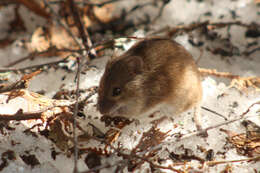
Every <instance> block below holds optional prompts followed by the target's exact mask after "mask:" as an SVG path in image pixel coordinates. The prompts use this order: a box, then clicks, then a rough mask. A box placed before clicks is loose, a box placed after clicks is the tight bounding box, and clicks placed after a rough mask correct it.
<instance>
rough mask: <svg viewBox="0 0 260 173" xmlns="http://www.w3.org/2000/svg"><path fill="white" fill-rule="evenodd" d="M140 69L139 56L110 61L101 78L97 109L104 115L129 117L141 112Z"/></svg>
mask: <svg viewBox="0 0 260 173" xmlns="http://www.w3.org/2000/svg"><path fill="white" fill-rule="evenodd" d="M142 68H143V60H142V58H141V57H139V56H124V55H123V56H121V57H117V58H113V59H111V60H110V61H109V62H108V63H107V65H106V69H105V72H104V74H103V76H102V78H101V81H100V84H99V90H98V109H99V111H100V112H101V113H102V114H104V115H109V116H123V117H131V116H135V115H137V114H140V113H141V111H142V105H143V104H142V101H141V100H140V98H142V94H143V92H142V87H141V86H142V75H141V74H142Z"/></svg>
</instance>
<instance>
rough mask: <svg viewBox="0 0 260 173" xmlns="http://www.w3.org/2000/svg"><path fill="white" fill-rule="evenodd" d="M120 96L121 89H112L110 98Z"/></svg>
mask: <svg viewBox="0 0 260 173" xmlns="http://www.w3.org/2000/svg"><path fill="white" fill-rule="evenodd" d="M120 94H121V89H120V88H117V87H116V88H113V93H112V96H119V95H120Z"/></svg>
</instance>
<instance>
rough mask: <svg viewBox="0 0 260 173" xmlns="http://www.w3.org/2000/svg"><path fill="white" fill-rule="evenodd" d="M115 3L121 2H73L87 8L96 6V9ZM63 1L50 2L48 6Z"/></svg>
mask: <svg viewBox="0 0 260 173" xmlns="http://www.w3.org/2000/svg"><path fill="white" fill-rule="evenodd" d="M117 1H121V0H108V1H104V2H100V3H94V2H88V1H80V2H75V4H82V5H89V6H97V7H103V6H104V5H106V4H111V3H114V2H117ZM62 2H64V1H61V0H60V1H50V4H57V3H62Z"/></svg>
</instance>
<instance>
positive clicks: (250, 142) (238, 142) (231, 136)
mask: <svg viewBox="0 0 260 173" xmlns="http://www.w3.org/2000/svg"><path fill="white" fill-rule="evenodd" d="M243 124H246V125H244V126H245V127H246V133H241V134H237V133H235V132H232V131H229V130H224V129H221V131H223V132H225V133H226V134H227V135H228V141H229V142H230V143H231V144H233V145H234V146H235V147H236V149H237V152H238V153H240V154H242V155H246V156H250V157H251V156H258V155H260V127H259V126H257V125H256V124H255V123H253V122H251V121H249V120H247V121H244V122H243Z"/></svg>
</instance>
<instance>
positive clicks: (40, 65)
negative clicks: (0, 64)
mask: <svg viewBox="0 0 260 173" xmlns="http://www.w3.org/2000/svg"><path fill="white" fill-rule="evenodd" d="M68 58H69V57H66V58H64V59H62V60H58V61H53V62H48V63H43V64H38V65H32V66H28V67H22V68H0V72H8V71H14V72H17V71H24V70H28V69H39V68H42V67H44V66H51V65H55V64H59V63H62V62H66V61H67V59H68Z"/></svg>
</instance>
